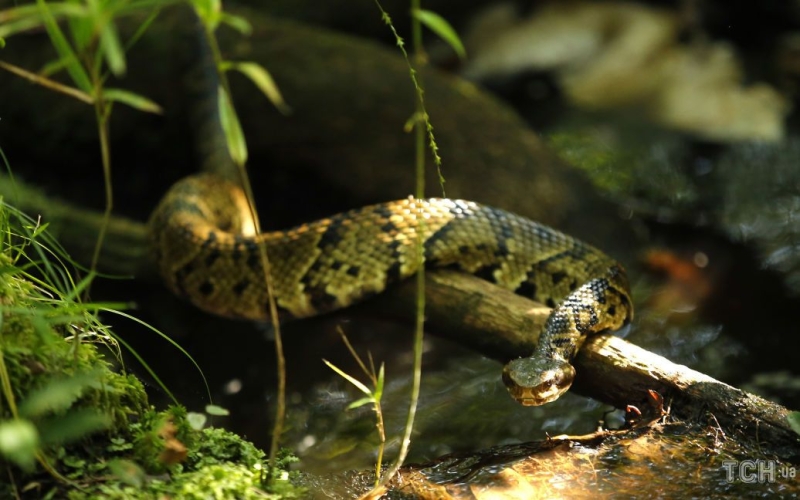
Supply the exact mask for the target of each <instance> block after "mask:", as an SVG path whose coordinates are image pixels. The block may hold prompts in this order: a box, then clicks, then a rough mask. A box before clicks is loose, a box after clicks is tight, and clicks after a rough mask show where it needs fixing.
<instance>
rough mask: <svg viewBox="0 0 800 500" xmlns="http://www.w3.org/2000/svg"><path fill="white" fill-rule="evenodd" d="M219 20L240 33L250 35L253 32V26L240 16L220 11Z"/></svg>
mask: <svg viewBox="0 0 800 500" xmlns="http://www.w3.org/2000/svg"><path fill="white" fill-rule="evenodd" d="M219 20H220V22H221V23H223V24H227V25H228V26H230V27H231V28H233V29H235V30H236V31H238V32H239V33H241V34H242V35H250V34H251V33H252V32H253V26H252V25H251V24H250V21H248V20H247V19H245V18H243V17H241V16H234V15H233V14H228V13H227V12H222V13H221V14H220V18H219Z"/></svg>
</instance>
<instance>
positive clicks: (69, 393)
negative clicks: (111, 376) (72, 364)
mask: <svg viewBox="0 0 800 500" xmlns="http://www.w3.org/2000/svg"><path fill="white" fill-rule="evenodd" d="M101 376H102V374H101V372H100V371H99V370H92V371H90V372H84V373H79V374H77V375H74V376H72V377H67V378H56V379H53V380H51V381H49V382H48V383H47V384H45V385H44V387H41V388H39V389H37V390H35V391H33V392H31V393H30V394H28V396H27V397H26V398H25V400H24V401H22V403H20V405H19V413H20V415H22V416H24V417H28V418H35V417H39V416H42V415H44V414H45V413H48V412H55V411H61V410H66V409H68V408H69V407H71V406H72V404H73V403H74V402H75V401H77V400H78V398H80V396H81V394H82V393H83V391H84V389H86V388H87V387H99V385H100V377H101Z"/></svg>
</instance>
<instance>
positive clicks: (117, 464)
mask: <svg viewBox="0 0 800 500" xmlns="http://www.w3.org/2000/svg"><path fill="white" fill-rule="evenodd" d="M108 470H109V471H111V474H113V475H114V477H116V478H117V479H119V480H120V481H121V482H123V483H125V484H129V485H131V486H133V487H135V488H141V487H142V485H143V484H144V481H145V477H146V475H145V472H144V470H143V469H142V468H141V467H139V464H137V463H136V462H133V461H131V460H124V459H116V460H110V461H109V462H108Z"/></svg>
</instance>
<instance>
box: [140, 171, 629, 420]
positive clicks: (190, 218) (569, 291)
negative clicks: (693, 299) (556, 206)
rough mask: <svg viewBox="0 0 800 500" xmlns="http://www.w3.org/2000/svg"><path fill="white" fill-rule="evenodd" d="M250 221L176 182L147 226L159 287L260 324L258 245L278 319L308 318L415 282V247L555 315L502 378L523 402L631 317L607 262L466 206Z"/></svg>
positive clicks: (430, 204) (204, 189)
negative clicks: (273, 224)
mask: <svg viewBox="0 0 800 500" xmlns="http://www.w3.org/2000/svg"><path fill="white" fill-rule="evenodd" d="M249 214H250V211H249V208H248V205H247V202H246V199H245V197H244V194H243V192H242V191H241V189H240V188H239V187H238V186H236V185H235V184H232V183H230V182H227V181H224V180H222V179H220V178H218V177H216V176H213V175H208V174H206V175H197V176H192V177H188V178H186V179H183V180H181V181H179V182H178V183H176V184H175V185H174V186H173V187H172V188H171V189H170V191H169V192H168V193H167V194H166V195H165V197H164V199H163V200H162V201H161V203H160V204H159V206H158V207H157V208H156V210H155V212H154V213H153V216H152V217H151V220H150V224H149V227H150V235H151V240H152V247H153V250H154V254H155V258H156V261H157V263H158V267H159V270H160V273H161V275H162V277H163V278H164V280H165V281H166V283H167V286H168V287H169V288H170V289H172V290H173V291H174V292H175V293H176V294H178V295H180V296H183V297H186V298H187V299H188V300H190V301H191V302H192V303H193V304H195V305H196V306H197V307H199V308H201V309H204V310H206V311H209V312H212V313H215V314H219V315H222V316H228V317H233V318H243V319H251V320H266V319H268V318H269V316H268V311H269V307H268V295H267V289H266V284H265V280H264V271H263V268H262V260H261V258H260V251H259V245H261V244H264V245H266V249H267V253H268V255H269V260H270V266H271V276H272V284H273V289H274V293H275V299H276V302H277V306H278V311H279V314H280V316H281V319H285V318H302V317H307V316H313V315H317V314H321V313H324V312H327V311H331V310H334V309H339V308H343V307H347V306H348V305H351V304H353V303H355V302H357V301H360V300H362V299H364V298H366V297H368V296H370V295H374V294H376V293H380V292H381V291H383V290H384V289H385V288H386V287H387V286H389V285H390V284H392V283H393V282H396V281H398V280H402V279H404V278H407V277H409V276H411V275H413V274H414V273H415V272H416V270H417V266H418V258H417V239H418V238H421V239H422V244H423V248H424V256H425V258H424V260H425V265H426V266H429V267H452V268H457V269H460V270H462V271H464V272H467V273H471V274H474V275H475V276H478V277H480V278H483V279H486V280H488V281H490V282H492V283H496V284H497V285H500V286H502V287H504V288H507V289H510V290H513V291H514V292H516V293H517V294H520V295H523V296H525V297H529V298H531V299H534V300H537V301H539V302H542V303H544V304H547V305H549V306H550V307H553V308H554V309H553V312H552V313H551V315H550V317H549V318H548V321H547V323H546V325H545V327H544V330H543V332H542V333H541V335H540V338H539V346H538V348H537V350H536V352H534V353H533V355H532V356H530V357H527V358H520V359H517V360H514V361H512V362H510V363H509V364H508V365H506V367H505V369H504V371H503V379H504V381H505V383H506V385H507V386H508V388H509V390H510V392H511V394H512V395H513V396H514V397H515V398H516V399H517V400H518V401H519V402H521V403H522V404H526V405H539V404H543V403H546V402H549V401H553V400H555V399H556V398H558V396H560V395H561V394H562V393H563V392H564V391H566V390H567V389H568V388H569V386H570V384H571V383H572V379H573V377H574V369H573V368H572V366H571V365H570V364H569V360H570V359H571V358H572V357H573V356H574V354H575V352H576V351H577V349H578V348H579V347H580V345H581V344H582V342H583V340H584V339H585V338H586V336H587V335H590V334H594V333H597V332H600V331H604V330H614V329H617V328H619V327H621V326H622V325H623V324H625V323H626V322H627V321H628V320H630V318H631V317H632V314H633V311H632V307H631V301H630V293H629V290H628V283H627V277H626V275H625V271H624V270H623V268H622V267H621V266H620V265H619V264H618V263H617V262H615V261H614V260H613V259H611V258H610V257H608V256H606V255H605V254H604V253H602V252H600V251H599V250H597V249H595V248H593V247H591V246H589V245H587V244H585V243H583V242H581V241H578V240H576V239H574V238H572V237H570V236H568V235H565V234H563V233H561V232H558V231H556V230H554V229H551V228H549V227H547V226H544V225H541V224H539V223H536V222H534V221H531V220H529V219H526V218H524V217H521V216H518V215H515V214H512V213H509V212H506V211H504V210H500V209H497V208H492V207H487V206H482V205H479V204H477V203H474V202H471V201H463V200H450V199H436V198H433V199H424V200H415V199H411V198H409V199H405V200H399V201H393V202H387V203H382V204H378V205H371V206H367V207H363V208H359V209H355V210H351V211H349V212H345V213H341V214H338V215H334V216H331V217H328V218H325V219H321V220H318V221H316V222H312V223H308V224H303V225H301V226H298V227H295V228H292V229H289V230H286V231H276V232H270V233H263V234H260V235H255V230H254V224H253V221H252V219H251V218H250V215H249ZM420 220H422V221H424V222H423V223H420Z"/></svg>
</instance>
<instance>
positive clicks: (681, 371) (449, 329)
mask: <svg viewBox="0 0 800 500" xmlns="http://www.w3.org/2000/svg"><path fill="white" fill-rule="evenodd" d="M0 196H3V197H4V199H6V200H7V201H11V202H15V203H16V204H17V206H18V208H21V209H23V210H27V211H30V212H31V214H34V215H36V214H41V215H42V216H43V218H44V220H45V221H47V222H50V227H51V229H52V230H54V232H55V233H56V234H57V235H58V236H59V239H60V240H61V242H62V244H64V245H65V247H67V249H68V250H70V251H71V252H78V253H77V254H76V257H78V258H79V260H81V259H80V258H81V257H84V258H86V257H88V256H89V255H91V251H92V250H93V242H94V235H96V234H97V228H98V224H99V221H100V215H99V214H97V213H94V212H92V211H90V210H84V209H79V208H76V207H74V206H72V205H70V204H68V203H65V202H62V201H58V200H55V199H50V198H48V197H46V196H45V195H43V194H42V193H41V192H40V191H38V190H37V189H35V188H33V187H31V186H28V185H26V184H24V183H22V182H20V181H19V180H18V181H17V182H16V184H15V185H13V186H12V184H11V183H10V181H9V179H8V178H7V176H5V175H3V174H0ZM102 257H103V262H102V263H103V270H104V271H105V272H110V273H115V274H135V275H136V276H137V278H139V279H146V280H148V281H153V280H154V279H155V273H154V272H153V266H152V263H151V261H150V259H149V255H148V252H147V244H146V241H145V227H144V224H143V223H140V222H136V221H131V220H128V219H122V218H118V217H114V218H112V221H111V225H110V229H109V232H108V234H107V244H106V246H105V248H104V251H103V253H102ZM415 293H416V286H415V283H414V280H409V281H407V282H405V283H402V284H400V285H399V286H396V287H393V288H391V289H390V290H388V291H387V292H386V293H384V294H382V295H380V296H378V297H375V298H374V299H371V300H370V301H367V302H365V303H363V304H361V305H359V306H356V309H357V310H358V309H361V311H362V312H365V313H366V312H368V313H369V314H376V313H377V314H381V315H385V316H389V317H394V318H397V319H400V320H403V321H412V320H413V317H414V314H415V311H416V296H415ZM426 300H427V307H426V311H425V313H426V318H427V319H426V328H427V330H428V331H430V332H431V333H435V334H437V335H441V336H444V337H447V338H450V339H452V340H455V341H457V342H459V343H462V344H464V345H467V346H469V347H471V348H472V349H475V350H476V351H478V352H481V353H483V354H485V355H487V356H490V357H492V358H495V359H497V360H499V361H507V360H509V359H512V358H514V357H519V356H525V355H528V354H530V353H531V352H532V351H533V349H534V347H535V346H536V342H537V340H538V332H539V331H540V330H541V327H542V326H543V325H544V322H545V320H546V319H547V316H548V315H549V313H550V309H549V308H548V307H546V306H544V305H542V304H538V303H536V302H533V301H531V300H528V299H526V298H523V297H520V296H518V295H515V294H514V293H513V292H511V291H509V290H505V289H502V288H499V287H497V286H495V285H493V284H491V283H488V282H486V281H484V280H481V279H479V278H476V277H474V276H469V275H466V274H462V273H458V272H455V271H448V270H437V271H428V272H427V273H426ZM574 365H575V368H576V370H577V373H578V375H577V378H576V380H575V384H574V386H573V390H574V391H576V392H578V393H580V394H583V395H585V396H589V397H592V398H594V399H597V400H599V401H603V402H605V403H608V404H611V405H614V406H616V407H618V408H625V407H626V406H627V405H643V404H644V405H646V404H647V402H648V401H649V400H650V399H651V396H650V394H649V391H650V390H653V391H656V392H658V393H659V394H660V395H662V396H663V397H664V400H665V402H666V403H667V404H668V405H669V406H671V411H672V414H673V415H675V416H678V417H683V418H695V417H698V416H704V415H705V414H707V413H711V414H713V415H714V417H715V418H716V419H717V421H718V422H719V424H720V426H721V427H722V428H723V429H724V430H725V432H728V433H734V434H738V435H740V436H743V437H746V438H750V439H751V440H757V443H758V445H759V446H760V447H761V449H762V450H764V451H765V452H767V453H772V454H774V455H775V456H777V457H779V458H781V459H784V460H788V461H792V462H799V461H800V437H799V436H798V435H797V434H796V433H795V432H794V431H792V429H791V427H790V426H789V423H788V421H787V415H788V413H789V411H788V410H787V409H786V408H784V407H782V406H780V405H777V404H775V403H771V402H769V401H766V400H764V399H762V398H760V397H758V396H755V395H752V394H749V393H746V392H744V391H741V390H739V389H736V388H734V387H731V386H729V385H727V384H724V383H722V382H719V381H717V380H715V379H713V378H711V377H709V376H707V375H704V374H702V373H700V372H697V371H695V370H692V369H689V368H687V367H686V366H682V365H679V364H676V363H673V362H671V361H669V360H667V359H666V358H664V357H662V356H658V355H656V354H653V353H651V352H649V351H646V350H644V349H642V348H640V347H637V346H635V345H633V344H631V343H629V342H627V341H625V340H623V339H621V338H618V337H614V336H611V335H597V336H595V337H592V338H590V339H588V340H587V342H586V343H585V344H584V346H583V347H582V348H581V350H580V352H579V353H578V356H577V357H576V359H575V360H574Z"/></svg>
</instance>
